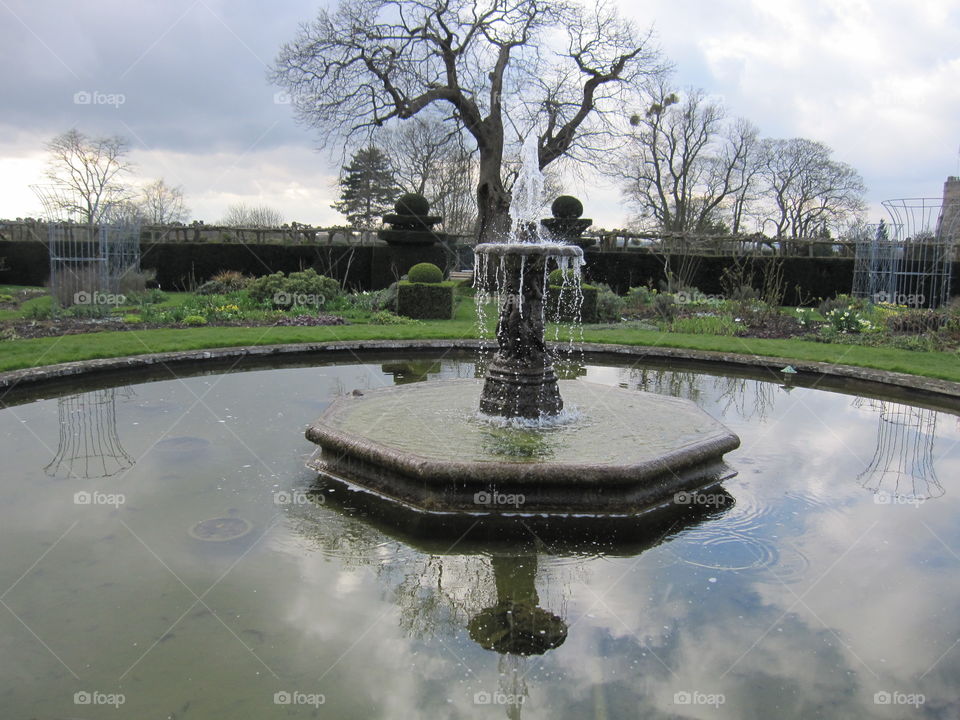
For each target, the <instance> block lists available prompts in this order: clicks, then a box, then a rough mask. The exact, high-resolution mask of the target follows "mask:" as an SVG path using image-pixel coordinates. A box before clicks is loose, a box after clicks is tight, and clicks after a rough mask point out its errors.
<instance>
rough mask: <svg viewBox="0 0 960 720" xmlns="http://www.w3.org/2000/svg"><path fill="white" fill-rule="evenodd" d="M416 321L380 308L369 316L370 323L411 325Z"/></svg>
mask: <svg viewBox="0 0 960 720" xmlns="http://www.w3.org/2000/svg"><path fill="white" fill-rule="evenodd" d="M417 322H418V321H417V320H414V319H412V318H408V317H401V316H399V315H394V314H393V313H392V312H390V311H389V310H380V311H379V312H375V313H374V314H373V315H371V316H370V324H371V325H413V324H415V323H417Z"/></svg>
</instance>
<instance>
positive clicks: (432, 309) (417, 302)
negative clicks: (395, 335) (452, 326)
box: [397, 280, 457, 320]
mask: <svg viewBox="0 0 960 720" xmlns="http://www.w3.org/2000/svg"><path fill="white" fill-rule="evenodd" d="M456 285H457V283H456V282H453V281H449V280H448V281H447V282H442V283H412V282H407V281H405V280H404V281H401V282H400V283H399V284H398V286H397V315H405V316H406V317H410V318H416V319H418V320H451V319H453V289H454V288H455V287H456Z"/></svg>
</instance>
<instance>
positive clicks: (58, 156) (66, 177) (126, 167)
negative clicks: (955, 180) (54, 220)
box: [46, 129, 133, 225]
mask: <svg viewBox="0 0 960 720" xmlns="http://www.w3.org/2000/svg"><path fill="white" fill-rule="evenodd" d="M46 148H47V151H48V152H49V153H50V157H49V159H48V162H47V171H46V176H47V179H48V180H50V182H51V184H52V188H51V192H50V193H49V196H50V197H49V200H50V202H49V204H50V205H52V206H53V210H54V211H56V212H62V213H63V214H64V217H66V218H70V219H77V220H79V221H80V222H83V223H86V224H88V225H95V224H97V223H99V222H101V221H102V220H104V218H106V217H108V216H109V215H110V214H115V213H116V212H117V210H118V207H119V206H122V205H124V204H125V203H127V202H129V200H130V199H131V197H132V193H131V192H130V189H129V188H128V187H127V186H126V185H124V184H123V182H122V181H123V178H124V176H126V175H127V174H128V173H129V172H130V171H131V169H132V167H133V166H132V164H131V163H130V161H129V160H128V159H127V152H128V147H127V142H126V140H124V139H123V138H121V137H119V136H113V137H100V138H94V137H88V136H87V135H84V134H83V133H82V132H80V131H79V130H76V129H73V130H68V131H67V132H65V133H63V134H61V135H57V136H56V137H55V138H54V139H53V140H51V141H50V142H49V143H47V146H46Z"/></svg>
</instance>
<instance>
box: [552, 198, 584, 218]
mask: <svg viewBox="0 0 960 720" xmlns="http://www.w3.org/2000/svg"><path fill="white" fill-rule="evenodd" d="M550 212H551V213H552V214H553V216H554V217H555V218H566V219H573V218H578V217H580V216H581V215H583V203H582V202H580V201H579V200H577V198H575V197H574V196H573V195H561V196H560V197H558V198H557V199H556V200H554V201H553V204H552V205H551V206H550Z"/></svg>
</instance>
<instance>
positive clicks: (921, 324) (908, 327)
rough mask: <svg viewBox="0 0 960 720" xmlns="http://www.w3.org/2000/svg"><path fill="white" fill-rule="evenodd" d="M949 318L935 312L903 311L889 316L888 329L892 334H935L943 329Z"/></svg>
mask: <svg viewBox="0 0 960 720" xmlns="http://www.w3.org/2000/svg"><path fill="white" fill-rule="evenodd" d="M948 321H949V317H948V316H947V315H946V314H945V313H941V312H937V311H936V310H905V311H904V312H898V313H895V314H892V315H890V316H889V318H888V320H887V324H888V327H889V328H890V330H891V331H892V332H898V333H909V334H910V335H923V334H924V333H932V332H937V331H938V330H940V329H941V328H943V327H945V326H946V325H947V323H948Z"/></svg>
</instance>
